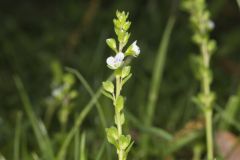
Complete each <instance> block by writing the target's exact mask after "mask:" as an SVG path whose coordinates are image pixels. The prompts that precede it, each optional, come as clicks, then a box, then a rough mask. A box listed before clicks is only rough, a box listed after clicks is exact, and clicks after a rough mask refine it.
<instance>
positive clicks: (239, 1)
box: [237, 0, 240, 8]
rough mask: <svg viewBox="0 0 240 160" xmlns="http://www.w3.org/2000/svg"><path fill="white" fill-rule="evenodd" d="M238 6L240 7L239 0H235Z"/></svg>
mask: <svg viewBox="0 0 240 160" xmlns="http://www.w3.org/2000/svg"><path fill="white" fill-rule="evenodd" d="M237 4H238V7H239V8H240V0H237Z"/></svg>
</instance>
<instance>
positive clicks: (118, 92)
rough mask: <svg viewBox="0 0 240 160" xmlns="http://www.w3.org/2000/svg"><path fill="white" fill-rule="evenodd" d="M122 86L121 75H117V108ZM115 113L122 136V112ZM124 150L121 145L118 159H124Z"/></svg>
mask: <svg viewBox="0 0 240 160" xmlns="http://www.w3.org/2000/svg"><path fill="white" fill-rule="evenodd" d="M121 88H122V84H121V77H119V76H116V97H115V100H114V101H115V102H114V105H115V108H116V101H117V99H118V97H119V96H120V92H121ZM115 115H116V125H117V129H118V135H119V136H121V135H122V124H121V119H120V118H121V114H120V112H118V111H117V110H115ZM123 152H124V151H123V150H122V149H121V147H120V148H119V150H118V151H117V154H118V159H119V160H124V159H123V154H124V153H123Z"/></svg>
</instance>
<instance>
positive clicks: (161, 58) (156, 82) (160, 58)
mask: <svg viewBox="0 0 240 160" xmlns="http://www.w3.org/2000/svg"><path fill="white" fill-rule="evenodd" d="M174 24H175V17H174V16H170V17H169V20H168V22H167V25H166V28H165V30H164V34H163V37H162V40H161V43H160V45H159V49H158V55H157V58H156V61H155V65H154V69H153V74H152V75H153V77H152V80H151V86H150V91H149V96H148V103H147V110H146V117H145V119H144V124H145V126H151V125H152V121H153V113H154V111H155V107H156V102H157V97H158V94H159V88H160V84H161V81H162V75H163V70H164V66H165V61H166V54H167V49H168V44H169V41H170V36H171V33H172V30H173V26H174ZM148 139H149V136H148V135H145V136H144V137H143V138H142V142H141V143H142V151H145V150H146V149H147V148H148Z"/></svg>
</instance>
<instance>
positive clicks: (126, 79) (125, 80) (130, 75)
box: [122, 73, 132, 85]
mask: <svg viewBox="0 0 240 160" xmlns="http://www.w3.org/2000/svg"><path fill="white" fill-rule="evenodd" d="M131 77H132V73H130V74H129V75H128V76H127V77H126V78H124V79H123V81H122V85H124V84H125V83H126V82H127V81H128V80H129V79H130V78H131Z"/></svg>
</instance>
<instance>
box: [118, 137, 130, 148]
mask: <svg viewBox="0 0 240 160" xmlns="http://www.w3.org/2000/svg"><path fill="white" fill-rule="evenodd" d="M130 142H131V136H130V135H127V136H124V135H121V136H120V137H119V147H120V148H121V149H122V150H125V149H126V148H127V147H128V146H129V144H130Z"/></svg>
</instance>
